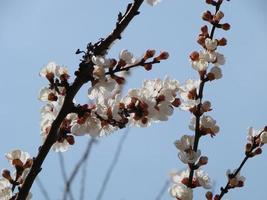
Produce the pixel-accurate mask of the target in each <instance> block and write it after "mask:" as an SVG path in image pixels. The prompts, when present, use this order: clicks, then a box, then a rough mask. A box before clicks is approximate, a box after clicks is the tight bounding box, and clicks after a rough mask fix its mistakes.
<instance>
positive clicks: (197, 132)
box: [188, 0, 223, 187]
mask: <svg viewBox="0 0 267 200" xmlns="http://www.w3.org/2000/svg"><path fill="white" fill-rule="evenodd" d="M222 2H223V1H222V0H219V1H218V2H217V5H216V10H215V13H217V12H218V11H219V10H220V7H221V4H222ZM215 29H216V25H213V26H212V29H211V33H210V39H213V37H214V33H215ZM207 81H208V80H207V79H204V78H203V77H201V82H200V86H199V91H198V98H199V100H200V103H199V104H198V106H197V111H196V115H195V116H196V126H195V141H194V147H193V150H194V151H195V152H197V149H198V144H199V140H200V138H201V131H200V118H201V115H200V113H201V112H200V110H201V104H202V98H203V90H204V86H205V83H206V82H207ZM194 165H195V164H193V165H192V166H193V167H190V173H189V182H188V183H189V186H190V187H191V186H192V181H193V177H194V171H195V168H194Z"/></svg>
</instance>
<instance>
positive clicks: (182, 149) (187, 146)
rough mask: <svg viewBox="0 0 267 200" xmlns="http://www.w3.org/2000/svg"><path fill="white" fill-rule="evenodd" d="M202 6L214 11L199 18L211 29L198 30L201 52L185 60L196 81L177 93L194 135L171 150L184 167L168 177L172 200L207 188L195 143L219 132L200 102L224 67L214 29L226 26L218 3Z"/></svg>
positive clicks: (202, 158) (206, 106) (207, 104)
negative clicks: (211, 7)
mask: <svg viewBox="0 0 267 200" xmlns="http://www.w3.org/2000/svg"><path fill="white" fill-rule="evenodd" d="M206 2H207V3H208V4H212V5H213V6H215V7H216V13H215V14H212V13H211V12H210V11H206V12H205V13H204V14H203V16H202V18H203V20H204V21H208V22H209V23H210V24H211V25H212V29H211V32H210V33H209V29H208V26H206V25H205V26H203V27H201V32H200V34H199V36H198V39H197V42H198V43H199V44H200V46H201V47H202V49H201V50H200V51H194V52H192V53H191V54H190V56H189V57H190V62H191V66H192V68H193V69H194V70H196V71H197V72H198V74H199V80H193V79H188V80H187V81H186V82H185V84H184V85H181V86H180V88H179V91H178V92H179V94H180V100H181V106H180V108H181V109H182V110H184V111H189V112H190V113H192V115H193V116H192V119H191V122H190V125H189V128H190V129H191V130H192V131H194V133H195V135H194V136H190V135H183V136H182V137H181V139H179V140H177V141H176V142H175V146H176V148H177V149H178V150H179V153H178V158H179V159H180V160H181V161H182V162H183V163H184V164H186V165H187V166H188V168H187V169H186V170H185V171H182V172H179V173H176V174H175V175H174V176H172V181H173V185H172V186H171V187H170V189H169V192H170V195H171V196H172V197H173V198H175V199H178V200H191V199H193V191H192V189H193V188H195V187H199V186H202V187H203V188H205V189H210V188H211V181H210V178H209V177H208V175H207V174H206V173H204V172H203V170H202V169H201V166H204V165H206V164H207V163H208V157H206V156H201V151H200V150H199V149H198V143H199V139H200V137H202V136H205V135H210V136H212V137H213V136H215V135H216V134H217V133H218V132H219V130H220V128H219V126H218V125H217V123H216V120H215V119H213V118H212V117H211V116H210V115H207V114H206V113H207V112H210V111H211V110H212V107H211V102H210V101H204V102H203V101H202V99H203V89H204V85H205V83H207V82H208V81H214V80H218V79H220V78H222V68H221V66H222V65H224V64H225V57H224V55H223V54H221V53H219V52H218V51H217V49H218V47H219V46H225V45H226V44H227V40H226V39H225V38H221V39H214V38H213V37H214V31H215V28H222V29H224V30H229V29H230V25H229V24H227V23H226V24H221V23H220V21H221V19H222V18H223V17H224V14H223V12H221V11H220V10H219V9H218V8H219V7H220V4H221V3H222V1H212V2H211V1H206Z"/></svg>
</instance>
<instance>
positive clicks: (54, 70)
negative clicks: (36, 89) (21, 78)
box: [40, 62, 68, 78]
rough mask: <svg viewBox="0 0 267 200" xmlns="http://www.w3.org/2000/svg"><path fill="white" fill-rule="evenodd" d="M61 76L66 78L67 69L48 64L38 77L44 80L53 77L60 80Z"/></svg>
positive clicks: (51, 63)
mask: <svg viewBox="0 0 267 200" xmlns="http://www.w3.org/2000/svg"><path fill="white" fill-rule="evenodd" d="M61 75H67V76H68V69H67V68H66V67H63V66H60V65H58V64H56V63H55V62H49V63H48V64H47V65H46V66H45V67H44V68H43V69H41V72H40V76H42V77H45V78H54V76H57V77H58V78H60V77H61Z"/></svg>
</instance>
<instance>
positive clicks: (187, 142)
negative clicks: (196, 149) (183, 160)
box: [175, 135, 195, 151]
mask: <svg viewBox="0 0 267 200" xmlns="http://www.w3.org/2000/svg"><path fill="white" fill-rule="evenodd" d="M194 140H195V137H194V136H191V135H183V136H182V137H181V139H180V140H176V141H175V146H176V148H177V149H179V150H180V151H186V150H188V149H192V148H193V145H194Z"/></svg>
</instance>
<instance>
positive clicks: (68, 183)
mask: <svg viewBox="0 0 267 200" xmlns="http://www.w3.org/2000/svg"><path fill="white" fill-rule="evenodd" d="M94 143H95V139H94V138H90V139H89V140H88V143H87V147H86V149H85V151H84V153H83V156H82V157H81V158H80V160H79V161H78V162H77V164H76V165H75V167H74V168H73V170H72V172H71V174H70V177H69V178H68V179H67V180H66V183H65V189H64V194H63V198H62V199H63V200H66V199H67V196H68V195H69V192H70V190H71V184H72V182H73V180H74V178H75V177H76V175H77V174H78V172H79V170H80V168H81V166H82V165H83V164H84V162H85V161H86V160H87V159H88V157H89V155H90V153H91V149H92V146H93V144H94Z"/></svg>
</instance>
